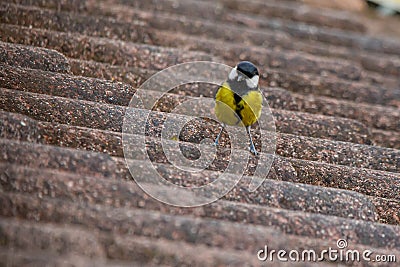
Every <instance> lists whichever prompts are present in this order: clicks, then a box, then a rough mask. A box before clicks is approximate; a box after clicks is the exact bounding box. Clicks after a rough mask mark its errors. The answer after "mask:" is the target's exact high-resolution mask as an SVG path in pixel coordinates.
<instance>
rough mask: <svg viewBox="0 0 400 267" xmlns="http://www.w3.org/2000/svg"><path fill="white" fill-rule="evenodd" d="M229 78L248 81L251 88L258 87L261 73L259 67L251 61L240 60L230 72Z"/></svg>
mask: <svg viewBox="0 0 400 267" xmlns="http://www.w3.org/2000/svg"><path fill="white" fill-rule="evenodd" d="M228 78H229V80H231V81H237V82H242V81H246V84H247V86H248V87H249V88H252V89H253V88H257V87H258V81H259V78H260V77H259V73H258V69H257V67H256V66H255V65H254V64H253V63H251V62H249V61H241V62H239V63H238V64H237V65H236V66H235V67H234V68H233V69H232V70H231V72H230V73H229V77H228Z"/></svg>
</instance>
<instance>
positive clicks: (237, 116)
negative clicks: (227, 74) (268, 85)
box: [215, 83, 263, 127]
mask: <svg viewBox="0 0 400 267" xmlns="http://www.w3.org/2000/svg"><path fill="white" fill-rule="evenodd" d="M215 100H216V103H215V115H216V116H217V118H218V120H219V121H220V122H223V123H225V124H227V125H241V124H242V123H243V125H244V126H246V127H247V126H250V125H252V124H254V123H255V122H256V121H257V120H258V118H259V117H260V115H261V110H262V101H263V97H262V95H261V93H260V91H259V90H255V91H249V92H248V93H247V94H245V95H243V96H242V100H241V101H240V102H239V103H236V101H235V97H234V93H233V91H232V90H230V89H229V85H228V84H227V83H224V84H223V85H222V86H221V87H220V88H219V90H218V92H217V94H216V96H215Z"/></svg>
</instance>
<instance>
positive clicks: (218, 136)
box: [214, 123, 225, 145]
mask: <svg viewBox="0 0 400 267" xmlns="http://www.w3.org/2000/svg"><path fill="white" fill-rule="evenodd" d="M221 126H222V127H221V131H220V132H219V134H218V135H217V138H216V139H215V142H214V144H215V145H218V140H219V138H220V137H221V134H222V131H223V130H224V128H225V123H222V125H221Z"/></svg>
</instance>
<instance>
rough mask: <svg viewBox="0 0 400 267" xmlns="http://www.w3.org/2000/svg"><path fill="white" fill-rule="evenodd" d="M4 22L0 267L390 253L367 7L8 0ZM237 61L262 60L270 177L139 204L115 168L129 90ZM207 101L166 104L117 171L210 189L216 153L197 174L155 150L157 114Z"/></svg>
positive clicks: (387, 183)
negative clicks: (270, 120) (212, 195)
mask: <svg viewBox="0 0 400 267" xmlns="http://www.w3.org/2000/svg"><path fill="white" fill-rule="evenodd" d="M0 14H1V15H0V87H1V89H0V117H1V119H0V147H1V149H0V169H1V171H0V182H1V183H0V203H1V205H0V206H1V208H0V254H1V255H2V256H1V257H0V258H1V261H3V263H4V262H5V263H6V264H7V263H8V264H10V265H11V266H14V265H15V266H21V265H29V266H31V265H35V266H36V265H37V266H43V265H49V266H59V265H66V264H71V265H73V266H88V265H96V266H114V265H118V266H125V265H127V266H132V265H150V266H152V265H157V266H159V265H161V266H163V265H165V266H167V265H168V266H171V265H173V266H176V265H195V266H196V265H197V266H225V265H233V266H248V265H250V266H253V265H255V266H257V265H260V264H262V262H261V261H259V259H258V258H257V252H258V251H259V250H261V249H264V248H265V246H268V249H271V250H276V251H277V250H279V249H285V250H286V251H290V250H298V251H300V252H301V251H302V250H304V249H306V250H311V249H314V250H315V251H317V252H321V251H322V250H324V249H328V248H329V247H331V248H333V249H337V248H338V243H337V242H338V240H340V239H343V240H346V242H347V245H348V248H349V249H355V250H359V251H364V250H367V249H369V250H372V251H373V252H374V255H375V254H385V255H395V256H396V257H397V261H399V260H400V227H399V224H400V194H399V192H400V174H399V173H400V80H399V77H400V60H399V55H400V42H399V39H398V38H397V37H396V36H392V37H385V36H377V35H372V34H370V32H369V28H368V23H371V24H372V23H374V20H372V19H371V18H369V17H367V16H366V15H363V13H350V11H343V10H335V9H323V8H320V7H317V6H314V5H311V4H310V5H308V4H305V3H303V2H301V1H295V0H291V1H289V0H286V1H274V0H268V1H257V0H248V1H245V2H244V1H240V0H234V1H228V0H218V1H209V0H205V1H194V0H184V1H174V0H166V1H162V0H154V1H145V0H139V1H125V0H101V1H100V0H85V1H79V0H63V1H56V0H40V1H39V0H37V1H36V0H30V1H25V0H12V1H7V3H5V2H0ZM240 60H250V61H252V62H254V63H255V64H256V65H257V66H258V68H259V70H260V73H261V75H262V77H261V90H262V92H263V93H264V95H265V97H266V99H267V100H268V104H269V106H270V108H271V112H272V115H273V117H274V120H275V126H276V155H275V157H274V160H273V164H272V167H271V170H270V172H269V173H268V176H267V179H266V180H265V181H264V182H263V183H262V185H261V186H260V187H259V188H258V189H257V190H256V191H254V192H251V191H250V190H249V187H248V184H247V183H246V181H247V180H246V179H243V180H241V181H240V182H239V183H238V184H237V185H236V186H235V187H234V188H233V190H232V191H230V192H229V193H228V194H226V195H225V196H224V197H223V198H221V199H220V200H218V201H215V202H213V203H210V204H207V205H202V206H200V207H195V208H180V207H173V206H170V205H167V204H163V203H162V202H159V201H157V200H155V199H153V198H152V197H150V196H149V195H147V194H146V193H145V192H143V190H142V189H141V188H140V187H139V186H138V185H137V184H136V183H135V182H134V181H133V179H132V176H131V174H130V172H129V169H128V166H127V163H126V162H125V159H124V150H123V135H122V130H123V121H124V116H125V112H126V107H127V106H128V104H129V101H130V100H131V98H132V96H133V95H134V94H135V93H136V92H137V88H138V87H140V85H141V84H143V82H144V81H146V80H147V79H148V78H150V77H151V76H152V75H153V74H155V73H157V72H158V71H161V70H163V69H165V68H167V67H169V66H173V65H175V64H178V63H184V62H190V61H213V62H219V63H224V64H228V65H231V66H233V65H235V64H236V63H237V62H238V61H240ZM215 91H216V88H215V86H214V87H212V86H204V87H202V86H197V87H196V86H194V87H191V89H190V90H175V91H171V92H169V93H168V94H167V95H165V97H164V98H163V101H162V102H161V103H160V105H159V106H158V107H157V110H156V111H155V112H154V116H153V117H151V119H150V120H149V121H148V122H147V126H146V127H147V128H146V129H147V132H146V135H147V137H146V145H147V151H146V150H143V149H138V151H136V152H137V153H136V154H135V155H134V156H133V157H134V160H133V161H132V162H129V163H128V164H129V167H130V168H131V170H133V171H134V172H136V173H138V174H139V175H141V176H142V177H150V178H151V175H152V172H150V171H149V166H153V168H155V169H157V171H158V173H160V174H162V175H163V176H164V177H167V179H169V180H170V181H172V182H174V183H177V184H180V185H187V184H193V183H194V184H196V183H201V182H202V181H203V180H205V181H213V180H214V179H216V178H218V176H219V175H220V174H221V172H223V170H224V169H225V168H226V166H227V164H228V163H227V162H228V161H229V153H228V152H229V149H228V148H229V146H228V148H227V149H225V150H222V152H221V154H219V156H220V158H218V160H216V161H214V162H213V163H212V164H211V165H210V166H209V167H208V168H207V170H205V171H203V172H202V173H201V174H196V173H192V172H185V171H183V170H179V169H177V168H175V167H174V166H173V165H172V164H171V162H170V160H169V159H168V157H167V156H166V155H165V154H164V153H163V147H162V145H163V143H161V141H160V140H161V139H160V137H161V131H162V124H163V122H164V121H165V119H166V117H167V113H168V112H172V113H173V114H174V107H175V106H176V105H177V104H179V103H183V102H184V101H186V100H188V99H199V98H200V97H201V98H203V99H211V98H213V97H214V94H215ZM148 95H149V97H150V96H152V95H157V88H154V91H152V90H150V91H148ZM174 115H175V114H174ZM217 132H218V125H217V124H215V123H214V124H213V123H210V122H206V123H205V124H204V123H203V124H201V123H199V124H196V125H194V126H193V127H188V128H186V129H185V130H184V131H183V132H182V134H181V136H179V140H180V141H181V142H180V145H181V147H182V151H184V154H185V153H186V155H189V157H192V158H196V157H197V156H198V150H197V148H196V147H195V143H198V142H199V140H200V139H201V138H204V137H209V138H212V137H214V138H215V136H216V134H217ZM254 132H255V137H256V138H255V139H256V145H257V144H258V143H257V135H258V134H259V132H257V129H254ZM140 134H141V132H140V131H138V132H136V133H135V134H134V135H133V137H132V138H136V139H134V140H136V141H137V142H139V141H138V140H143V139H142V138H141V137H143V136H141V135H140ZM223 143H226V144H228V143H229V142H228V141H227V140H226V138H225V137H224V138H223ZM185 151H186V152H185ZM176 153H180V151H177V152H176ZM149 158H150V159H151V161H152V163H151V164H150V163H149ZM255 164H257V161H254V158H253V159H252V160H250V161H249V163H248V169H247V170H246V175H247V176H245V177H247V178H249V176H251V174H252V172H254V167H255ZM153 187H155V188H156V189H157V185H153ZM182 197H184V196H182ZM269 263H271V262H269ZM271 264H272V265H275V266H285V265H288V264H289V263H285V262H282V261H281V262H279V261H278V260H277V259H276V258H275V260H274V261H273V262H272V263H271ZM302 264H303V265H304V266H308V265H309V263H307V262H302V263H299V265H302ZM326 264H329V262H326ZM342 264H349V265H351V264H352V262H346V261H343V262H342ZM362 264H363V265H373V263H370V262H365V261H364V262H362Z"/></svg>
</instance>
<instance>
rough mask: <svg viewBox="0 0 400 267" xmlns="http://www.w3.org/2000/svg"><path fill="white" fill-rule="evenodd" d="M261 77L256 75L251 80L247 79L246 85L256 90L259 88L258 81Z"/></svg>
mask: <svg viewBox="0 0 400 267" xmlns="http://www.w3.org/2000/svg"><path fill="white" fill-rule="evenodd" d="M259 79H260V77H259V76H258V75H254V76H253V78H251V79H246V84H247V86H248V87H250V88H255V87H257V86H258V80H259Z"/></svg>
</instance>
